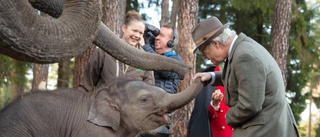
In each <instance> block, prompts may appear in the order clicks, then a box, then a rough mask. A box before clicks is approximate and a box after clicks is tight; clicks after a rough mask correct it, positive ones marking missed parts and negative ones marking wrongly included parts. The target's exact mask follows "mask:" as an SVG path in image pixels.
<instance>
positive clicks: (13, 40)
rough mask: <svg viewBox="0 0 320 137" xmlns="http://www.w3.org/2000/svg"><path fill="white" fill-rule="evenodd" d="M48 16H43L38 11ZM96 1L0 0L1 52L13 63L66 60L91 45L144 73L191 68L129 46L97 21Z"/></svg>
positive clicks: (178, 71) (98, 11) (181, 75)
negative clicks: (142, 70)
mask: <svg viewBox="0 0 320 137" xmlns="http://www.w3.org/2000/svg"><path fill="white" fill-rule="evenodd" d="M34 8H36V9H39V10H40V11H42V12H44V13H47V14H48V15H50V16H51V17H50V16H41V15H39V14H38V13H37V12H36V10H35V9H34ZM100 10H101V9H100V3H99V0H65V1H63V0H29V1H28V0H1V1H0V53H1V54H4V55H7V56H10V57H12V58H14V59H17V60H22V61H28V62H34V63H54V62H60V61H64V60H69V59H71V58H73V57H76V56H77V55H79V54H81V53H82V52H83V51H85V50H86V49H87V48H88V47H89V46H90V45H91V44H92V43H94V44H95V45H97V46H98V47H100V48H101V49H103V50H104V51H105V52H107V53H108V54H110V55H111V56H113V57H115V58H116V59H118V60H120V61H122V62H124V63H126V64H128V65H130V66H133V67H137V68H141V69H144V70H158V71H174V72H177V73H178V74H179V76H180V79H183V78H184V75H185V73H187V71H188V70H189V69H190V67H189V66H187V65H185V64H183V63H181V62H179V61H177V60H174V59H171V58H166V57H163V56H160V55H155V54H151V53H147V52H143V51H141V50H138V49H135V48H133V47H132V46H129V44H127V43H126V42H124V41H123V40H121V39H120V38H119V36H117V35H115V34H114V33H113V32H112V31H111V30H110V29H109V28H108V27H107V26H106V25H105V24H103V23H102V22H101V15H100V12H101V11H100Z"/></svg>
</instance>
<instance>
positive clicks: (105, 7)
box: [73, 0, 126, 88]
mask: <svg viewBox="0 0 320 137" xmlns="http://www.w3.org/2000/svg"><path fill="white" fill-rule="evenodd" d="M124 5H126V0H102V13H103V16H102V22H103V23H105V24H106V26H108V27H109V28H110V30H112V31H113V32H114V33H115V34H117V35H119V37H120V36H121V35H122V34H121V25H122V24H123V21H124V16H125V6H124ZM110 46H117V45H110ZM94 49H95V46H94V45H91V46H90V47H89V48H88V49H87V50H86V51H85V52H84V53H82V54H81V55H79V56H78V57H76V60H75V69H74V79H73V87H75V88H76V87H78V85H79V83H80V81H81V79H82V76H83V72H84V70H85V67H86V65H87V62H88V60H89V58H90V56H91V54H92V52H93V50H94Z"/></svg>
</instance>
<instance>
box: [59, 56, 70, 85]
mask: <svg viewBox="0 0 320 137" xmlns="http://www.w3.org/2000/svg"><path fill="white" fill-rule="evenodd" d="M70 64H71V61H70V60H67V61H62V62H59V69H58V79H57V87H58V88H68V87H69V80H70V76H71V75H70V74H71V70H70V69H71V67H70Z"/></svg>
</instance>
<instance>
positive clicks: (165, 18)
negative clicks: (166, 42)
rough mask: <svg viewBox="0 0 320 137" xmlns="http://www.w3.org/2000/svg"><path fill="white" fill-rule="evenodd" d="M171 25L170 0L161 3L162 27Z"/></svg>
mask: <svg viewBox="0 0 320 137" xmlns="http://www.w3.org/2000/svg"><path fill="white" fill-rule="evenodd" d="M168 23H169V0H162V1H161V20H160V26H163V25H164V24H168Z"/></svg>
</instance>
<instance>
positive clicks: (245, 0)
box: [231, 0, 275, 14]
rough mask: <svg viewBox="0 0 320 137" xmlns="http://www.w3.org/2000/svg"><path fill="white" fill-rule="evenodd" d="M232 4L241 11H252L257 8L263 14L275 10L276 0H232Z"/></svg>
mask: <svg viewBox="0 0 320 137" xmlns="http://www.w3.org/2000/svg"><path fill="white" fill-rule="evenodd" d="M231 3H232V5H233V6H234V8H236V9H237V10H239V11H244V12H247V13H252V12H255V11H257V10H259V11H261V12H262V14H267V13H270V12H271V13H272V11H274V7H275V6H274V4H275V0H231Z"/></svg>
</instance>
